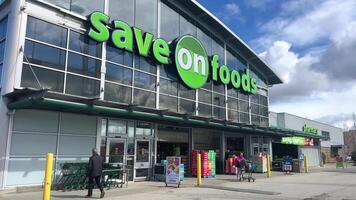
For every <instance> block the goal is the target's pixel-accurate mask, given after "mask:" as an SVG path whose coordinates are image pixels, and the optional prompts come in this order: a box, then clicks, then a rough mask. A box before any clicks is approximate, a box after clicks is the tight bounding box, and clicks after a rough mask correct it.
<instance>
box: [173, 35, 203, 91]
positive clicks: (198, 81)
mask: <svg viewBox="0 0 356 200" xmlns="http://www.w3.org/2000/svg"><path fill="white" fill-rule="evenodd" d="M175 63H176V67H177V71H178V74H179V76H180V77H181V79H182V80H183V82H184V83H185V84H186V85H187V86H189V87H190V88H193V89H197V88H201V87H202V86H203V85H204V84H205V83H206V81H207V80H208V74H209V62H208V56H207V54H206V52H205V49H204V47H203V45H202V44H201V43H200V42H199V40H197V39H196V38H194V37H192V36H190V35H186V36H183V37H181V38H180V39H179V40H178V41H177V43H176V49H175Z"/></svg>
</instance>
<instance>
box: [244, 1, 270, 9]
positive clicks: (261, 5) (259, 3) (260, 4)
mask: <svg viewBox="0 0 356 200" xmlns="http://www.w3.org/2000/svg"><path fill="white" fill-rule="evenodd" d="M272 2H273V0H245V4H246V5H247V6H250V7H252V8H256V9H261V10H264V9H265V8H266V7H268V4H270V3H272Z"/></svg>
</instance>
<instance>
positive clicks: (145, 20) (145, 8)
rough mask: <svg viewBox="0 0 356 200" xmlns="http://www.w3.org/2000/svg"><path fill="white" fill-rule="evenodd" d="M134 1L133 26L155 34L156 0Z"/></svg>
mask: <svg viewBox="0 0 356 200" xmlns="http://www.w3.org/2000/svg"><path fill="white" fill-rule="evenodd" d="M135 2H136V9H135V26H136V27H138V28H141V29H142V30H143V31H144V32H149V33H152V34H153V35H156V23H157V0H139V1H135Z"/></svg>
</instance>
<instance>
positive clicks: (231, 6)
mask: <svg viewBox="0 0 356 200" xmlns="http://www.w3.org/2000/svg"><path fill="white" fill-rule="evenodd" d="M224 10H225V11H226V12H225V14H226V15H230V16H232V15H236V14H238V13H239V12H240V7H239V6H238V5H237V4H236V3H228V4H225V5H224Z"/></svg>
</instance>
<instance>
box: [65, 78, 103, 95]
mask: <svg viewBox="0 0 356 200" xmlns="http://www.w3.org/2000/svg"><path fill="white" fill-rule="evenodd" d="M99 88H100V81H97V80H93V79H89V78H84V77H80V76H74V75H71V74H68V75H67V83H66V93H67V94H73V95H78V96H84V97H97V96H98V95H99Z"/></svg>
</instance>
